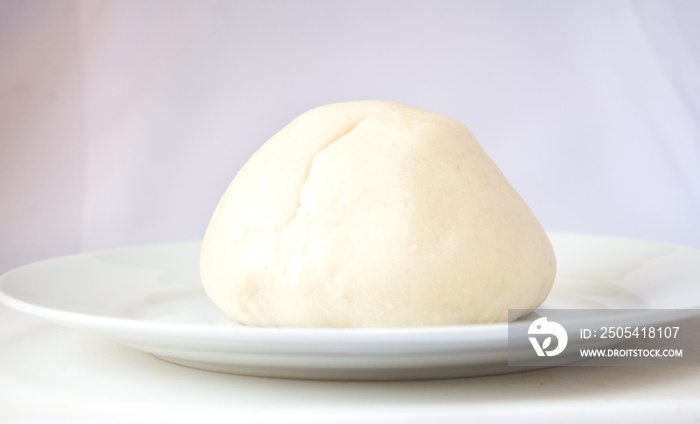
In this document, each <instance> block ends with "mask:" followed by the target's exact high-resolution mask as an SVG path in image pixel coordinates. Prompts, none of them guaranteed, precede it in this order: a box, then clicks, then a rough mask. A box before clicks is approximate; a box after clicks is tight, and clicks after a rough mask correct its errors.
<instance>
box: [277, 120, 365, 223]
mask: <svg viewBox="0 0 700 424" xmlns="http://www.w3.org/2000/svg"><path fill="white" fill-rule="evenodd" d="M365 119H366V118H362V119H360V120H359V121H358V122H357V123H356V124H355V125H353V126H352V127H350V129H349V130H348V131H346V132H345V133H344V134H341V135H340V136H338V137H336V138H334V139H332V140H330V141H329V142H328V143H326V144H325V145H324V146H323V147H322V148H321V149H320V150H319V151H317V152H316V153H314V155H313V156H312V157H311V160H310V161H309V166H308V167H306V175H304V178H303V179H302V181H301V184H300V185H299V190H298V192H297V207H296V208H295V209H294V212H293V213H292V215H291V216H290V217H289V219H288V220H287V222H286V223H285V225H284V227H283V228H282V232H285V231H286V229H287V228H289V226H290V225H291V223H292V222H294V220H296V218H297V215H298V213H299V209H301V206H302V205H301V192H302V190H304V185H305V184H306V181H307V180H308V179H309V174H310V173H311V168H312V167H313V166H314V161H315V160H316V157H317V156H318V155H319V154H320V153H321V152H323V151H324V150H326V149H327V148H328V147H329V146H330V145H331V144H333V143H336V142H337V141H338V140H340V139H342V138H344V137H346V136H347V135H349V134H350V133H351V132H353V131H354V130H355V128H357V126H358V125H360V124H361V123H362V121H364V120H365Z"/></svg>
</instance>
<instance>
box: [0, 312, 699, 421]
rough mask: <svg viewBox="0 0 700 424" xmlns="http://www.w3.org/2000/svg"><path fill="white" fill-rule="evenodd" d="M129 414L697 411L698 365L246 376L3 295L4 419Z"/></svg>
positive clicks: (516, 415)
mask: <svg viewBox="0 0 700 424" xmlns="http://www.w3.org/2000/svg"><path fill="white" fill-rule="evenodd" d="M691 327H693V328H695V329H697V328H699V327H700V319H698V318H695V319H694V322H693V323H692V324H691ZM699 365H700V364H699ZM127 419H128V422H195V421H196V422H202V423H205V422H206V423H212V422H319V421H320V422H353V423H356V422H360V423H363V424H364V423H371V422H383V423H385V422H402V423H411V422H427V421H431V422H440V423H446V422H467V420H468V419H473V420H475V421H474V422H516V421H517V422H518V423H530V422H532V423H543V422H557V423H561V422H567V423H589V422H619V421H620V420H623V421H624V422H649V423H657V422H668V423H683V422H698V421H699V420H700V366H693V367H563V368H554V369H546V370H540V371H534V372H524V373H517V374H510V375H502V376H490V377H479V378H467V379H454V380H437V381H416V382H352V383H350V382H320V381H300V380H282V379H271V378H257V377H244V376H236V375H227V374H218V373H213V372H207V371H200V370H196V369H190V368H186V367H182V366H178V365H174V364H170V363H167V362H164V361H162V360H160V359H157V358H155V357H153V356H151V355H149V354H146V353H142V352H139V351H136V350H132V349H130V348H127V347H123V346H120V345H118V344H116V343H114V342H112V341H111V340H108V339H105V338H103V337H101V336H96V335H92V334H88V333H84V332H82V331H77V330H73V329H69V328H64V327H60V326H57V325H55V324H52V323H49V322H47V321H44V320H43V319H39V318H35V317H32V316H29V315H26V314H23V313H20V312H16V311H14V310H12V309H9V308H8V307H6V306H4V305H0V422H59V421H60V422H126V421H125V420H127Z"/></svg>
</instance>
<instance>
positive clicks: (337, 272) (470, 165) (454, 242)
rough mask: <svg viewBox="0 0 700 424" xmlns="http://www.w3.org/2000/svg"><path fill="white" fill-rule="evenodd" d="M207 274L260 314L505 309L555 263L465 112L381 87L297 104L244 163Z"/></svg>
mask: <svg viewBox="0 0 700 424" xmlns="http://www.w3.org/2000/svg"><path fill="white" fill-rule="evenodd" d="M200 268H201V277H202V281H203V284H204V288H205V290H206V292H207V294H208V296H209V297H210V298H211V299H212V301H213V302H214V303H215V304H216V305H217V306H218V307H219V308H220V309H221V310H222V311H224V312H225V313H226V314H227V315H228V316H230V317H231V318H232V319H234V320H235V321H238V322H240V323H244V324H248V325H254V326H280V327H383V326H385V327H394V326H425V325H455V324H472V323H491V322H503V321H507V319H508V309H509V308H510V309H534V308H536V307H537V306H538V305H540V304H541V303H542V302H543V301H544V299H545V297H546V296H547V294H548V293H549V291H550V289H551V287H552V283H553V281H554V276H555V272H556V264H555V258H554V252H553V250H552V246H551V244H550V242H549V239H548V238H547V235H546V234H545V232H544V231H543V229H542V227H541V226H540V224H539V222H538V221H537V219H536V218H535V217H534V216H533V214H532V212H531V211H530V209H529V208H528V207H527V205H526V204H525V203H524V201H523V200H522V199H521V198H520V196H519V195H518V194H517V193H516V192H515V190H514V189H513V187H512V186H511V185H510V184H509V183H508V181H507V180H506V178H505V177H504V176H503V174H502V173H501V172H500V170H499V169H498V168H497V167H496V165H495V164H494V163H493V162H492V161H491V159H489V157H488V156H486V154H485V153H484V151H483V150H482V149H481V147H480V146H479V144H478V143H477V141H476V140H475V139H474V137H473V136H472V134H471V133H470V131H469V130H468V129H467V127H465V126H464V125H463V124H462V123H460V122H459V121H457V120H455V119H452V118H448V117H445V116H442V115H439V114H437V113H432V112H427V111H423V110H419V109H415V108H413V107H409V106H404V105H401V104H397V103H393V102H388V101H358V102H348V103H337V104H330V105H326V106H322V107H319V108H316V109H313V110H311V111H309V112H307V113H304V114H303V115H301V116H299V117H298V118H296V119H295V120H294V121H292V122H291V123H290V124H289V125H287V126H286V127H285V128H283V129H282V130H281V131H280V132H278V133H277V134H276V135H274V136H273V137H272V138H271V139H270V140H269V141H267V143H265V144H264V145H263V146H262V147H261V148H260V149H259V150H258V151H257V152H256V153H255V154H254V155H253V156H252V157H251V158H250V160H249V161H248V162H247V163H246V164H245V165H244V166H243V167H242V168H241V170H240V172H239V173H238V175H236V177H235V178H234V180H233V182H232V183H231V185H230V186H229V187H228V189H227V190H226V192H225V193H224V195H223V197H222V199H221V201H220V203H219V205H218V206H217V208H216V210H215V212H214V215H213V217H212V219H211V222H210V224H209V227H208V229H207V231H206V234H205V236H204V240H203V243H202V249H201V263H200Z"/></svg>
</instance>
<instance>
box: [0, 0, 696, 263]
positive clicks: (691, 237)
mask: <svg viewBox="0 0 700 424" xmlns="http://www.w3.org/2000/svg"><path fill="white" fill-rule="evenodd" d="M698 22H700V2H694V1H692V0H686V1H660V0H659V1H649V0H647V1H634V2H633V1H621V0H618V1H607V0H606V1H603V0H600V1H585V2H580V1H576V2H575V1H554V0H552V1H527V2H525V1H360V0H358V1H321V0H319V1H228V2H215V1H161V0H152V1H113V2H112V1H71V0H55V1H43V0H30V1H18V0H9V1H8V0H0V273H2V272H4V271H7V270H9V269H11V268H13V267H15V266H19V265H22V264H25V263H29V262H32V261H35V260H40V259H44V258H48V257H52V256H58V255H64V254H69V253H75V252H81V251H88V250H95V249H103V248H111V247H117V246H128V245H135V244H143V243H153V242H168V241H175V240H185V239H197V238H200V237H201V236H202V235H203V232H204V230H205V228H206V225H207V223H208V221H209V218H210V215H211V213H212V212H213V209H214V207H215V205H216V203H217V201H218V199H219V197H220V196H221V194H223V191H224V190H225V188H226V187H227V185H228V183H229V182H230V180H231V179H232V178H233V176H234V175H235V174H236V172H237V171H238V169H239V168H240V166H241V165H242V164H243V163H244V162H245V161H246V160H247V158H248V157H249V156H250V154H252V153H253V152H254V151H255V150H256V149H257V148H258V147H259V146H260V145H261V144H262V143H263V142H265V141H266V140H267V139H268V138H269V137H270V136H272V135H273V134H274V133H275V132H276V131H277V130H279V129H280V128H281V127H283V126H284V125H286V124H287V123H288V122H289V121H290V120H291V119H293V118H294V117H296V116H297V115H299V114H301V113H303V112H305V111H306V110H308V109H310V108H312V107H315V106H319V105H322V104H326V103H331V102H338V101H348V100H359V99H387V100H394V101H398V102H401V103H406V104H409V105H412V106H416V107H419V108H423V109H428V110H433V111H436V112H440V113H443V114H445V115H449V116H453V117H455V118H458V119H460V120H461V121H462V122H464V123H465V124H466V125H467V126H468V127H470V129H471V130H472V132H473V133H474V134H475V136H476V138H477V139H478V140H479V141H480V143H481V144H482V146H483V147H484V149H485V150H486V152H487V153H488V154H489V155H490V156H491V157H492V158H493V159H494V161H495V162H496V163H497V164H498V165H499V166H500V167H501V169H502V171H503V172H504V174H505V175H506V176H507V177H508V179H509V180H510V181H511V183H512V184H513V185H514V186H515V188H516V189H517V190H518V191H519V192H520V193H521V195H522V196H523V198H524V199H525V201H526V202H527V203H528V204H529V205H530V207H531V208H532V209H533V211H534V212H535V214H536V215H537V217H538V218H539V219H540V221H541V222H542V224H543V226H544V227H545V229H547V230H550V231H567V232H585V233H594V234H606V235H616V236H625V237H636V238H644V239H651V240H656V241H665V242H672V243H678V244H686V245H692V246H698V247H700V25H698Z"/></svg>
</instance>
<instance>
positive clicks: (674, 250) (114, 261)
mask: <svg viewBox="0 0 700 424" xmlns="http://www.w3.org/2000/svg"><path fill="white" fill-rule="evenodd" d="M550 239H551V240H552V243H553V245H554V248H555V251H556V255H557V262H558V274H557V279H556V282H555V285H554V288H553V290H552V292H551V294H550V296H549V297H548V298H547V300H546V302H545V303H544V304H543V305H542V306H541V308H540V309H570V308H576V309H644V310H649V311H650V314H649V317H648V319H649V320H650V321H652V322H653V321H654V320H655V319H657V318H658V319H662V318H659V317H657V316H655V315H654V314H653V313H652V312H653V310H655V309H697V308H699V307H700V284H699V283H700V249H696V248H691V247H684V246H676V245H671V244H663V243H655V242H649V241H640V240H630V239H620V238H611V237H599V236H588V235H574V234H556V233H555V234H550ZM198 255H199V242H185V243H172V244H162V245H153V246H140V247H132V248H124V249H118V250H111V251H102V252H94V253H86V254H80V255H73V256H67V257H63V258H57V259H52V260H48V261H43V262H38V263H35V264H31V265H27V266H24V267H21V268H18V269H15V270H13V271H10V272H8V273H7V274H5V275H3V276H2V277H0V301H1V302H3V303H5V304H7V305H8V306H10V307H13V308H15V309H18V310H20V311H23V312H26V313H30V314H34V315H37V316H40V317H43V318H46V319H49V320H52V321H54V322H57V323H59V324H63V325H67V326H71V327H76V328H80V329H85V330H90V331H94V332H96V333H99V334H102V335H105V336H108V337H111V338H113V339H115V340H117V341H118V342H120V343H122V344H125V345H128V346H131V347H133V348H136V349H139V350H142V351H144V352H149V353H152V354H154V355H156V356H158V357H160V358H163V359H165V360H168V361H171V362H174V363H178V364H181V365H187V366H191V367H195V368H201V369H206V370H212V371H222V372H230V373H238V374H248V375H258V376H269V377H290V378H308V379H349V380H393V379H426V378H450V377H463V376H475V375H488V374H498V373H507V372H514V371H521V370H523V368H517V367H508V366H507V359H508V352H507V346H508V345H507V343H508V340H507V336H508V326H507V324H489V325H471V326H451V327H424V328H398V329H391V328H387V329H296V328H292V329H279V328H255V327H246V326H242V325H239V324H236V323H235V322H232V321H231V320H229V319H228V318H226V317H225V316H224V315H223V314H221V313H220V312H219V311H218V309H216V307H214V306H213V304H212V303H211V302H210V301H209V299H208V298H207V297H206V295H205V294H204V292H203V290H202V288H201V286H200V280H199V274H198ZM659 322H660V321H659ZM511 325H514V324H511Z"/></svg>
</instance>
